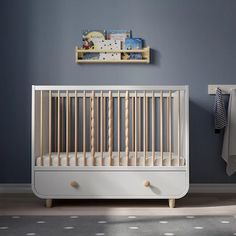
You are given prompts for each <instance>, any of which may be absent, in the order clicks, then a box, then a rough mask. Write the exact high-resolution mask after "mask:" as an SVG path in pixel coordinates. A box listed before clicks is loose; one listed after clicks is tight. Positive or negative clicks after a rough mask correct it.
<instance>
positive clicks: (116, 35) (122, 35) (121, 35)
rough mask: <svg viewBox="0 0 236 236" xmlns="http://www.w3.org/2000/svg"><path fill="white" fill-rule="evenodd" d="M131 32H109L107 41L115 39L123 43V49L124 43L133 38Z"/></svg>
mask: <svg viewBox="0 0 236 236" xmlns="http://www.w3.org/2000/svg"><path fill="white" fill-rule="evenodd" d="M131 36H132V35H131V30H107V31H106V39H108V40H110V39H114V40H120V41H121V49H123V46H124V42H125V40H126V39H127V38H131Z"/></svg>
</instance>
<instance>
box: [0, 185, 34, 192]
mask: <svg viewBox="0 0 236 236" xmlns="http://www.w3.org/2000/svg"><path fill="white" fill-rule="evenodd" d="M1 193H2V194H3V193H32V190H31V184H0V194H1Z"/></svg>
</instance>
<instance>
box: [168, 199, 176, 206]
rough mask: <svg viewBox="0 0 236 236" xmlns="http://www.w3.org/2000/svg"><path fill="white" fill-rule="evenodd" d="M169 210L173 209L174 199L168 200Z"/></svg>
mask: <svg viewBox="0 0 236 236" xmlns="http://www.w3.org/2000/svg"><path fill="white" fill-rule="evenodd" d="M169 208H175V199H174V198H170V199H169Z"/></svg>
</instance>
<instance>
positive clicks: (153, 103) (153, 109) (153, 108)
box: [152, 93, 156, 166]
mask: <svg viewBox="0 0 236 236" xmlns="http://www.w3.org/2000/svg"><path fill="white" fill-rule="evenodd" d="M155 133H156V130H155V97H154V93H152V165H153V166H154V164H155V163H154V162H155Z"/></svg>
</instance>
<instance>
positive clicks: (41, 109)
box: [40, 90, 44, 166]
mask: <svg viewBox="0 0 236 236" xmlns="http://www.w3.org/2000/svg"><path fill="white" fill-rule="evenodd" d="M40 159H41V166H43V164H44V161H43V91H42V90H41V91H40Z"/></svg>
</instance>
